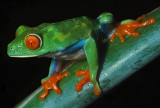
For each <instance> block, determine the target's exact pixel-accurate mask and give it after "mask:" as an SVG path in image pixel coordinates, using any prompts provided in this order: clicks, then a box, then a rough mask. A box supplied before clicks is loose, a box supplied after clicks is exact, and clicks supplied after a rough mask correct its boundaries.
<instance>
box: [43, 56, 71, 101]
mask: <svg viewBox="0 0 160 108" xmlns="http://www.w3.org/2000/svg"><path fill="white" fill-rule="evenodd" d="M61 65H62V60H57V59H53V60H52V62H51V65H50V68H49V74H48V76H47V77H46V78H44V79H42V81H41V83H42V85H43V87H44V93H42V94H41V95H40V99H41V100H44V98H45V97H46V95H47V94H48V89H53V90H55V92H56V93H57V94H61V93H62V92H61V90H60V89H59V88H58V86H57V82H58V81H59V80H61V79H63V78H64V77H65V76H68V75H69V72H66V73H64V74H62V72H63V68H62V69H61Z"/></svg>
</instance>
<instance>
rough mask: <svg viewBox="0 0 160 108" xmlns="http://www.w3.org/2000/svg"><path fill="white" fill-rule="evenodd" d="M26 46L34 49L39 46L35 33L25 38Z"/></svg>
mask: <svg viewBox="0 0 160 108" xmlns="http://www.w3.org/2000/svg"><path fill="white" fill-rule="evenodd" d="M25 43H26V46H27V47H28V48H29V49H31V50H36V49H38V48H39V47H40V39H39V37H37V36H35V35H29V36H27V37H26V39H25Z"/></svg>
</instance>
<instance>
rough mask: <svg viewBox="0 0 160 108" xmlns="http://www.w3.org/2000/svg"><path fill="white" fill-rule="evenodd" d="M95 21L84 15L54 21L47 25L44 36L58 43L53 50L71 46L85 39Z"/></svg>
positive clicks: (55, 43) (53, 42)
mask: <svg viewBox="0 0 160 108" xmlns="http://www.w3.org/2000/svg"><path fill="white" fill-rule="evenodd" d="M95 24H96V22H95V21H94V20H92V19H89V18H87V17H85V16H83V17H78V18H73V19H68V20H64V21H62V22H56V23H52V24H49V25H48V26H47V29H46V30H47V32H46V31H45V33H44V37H46V38H47V39H49V40H51V41H52V44H54V46H55V45H58V46H57V48H56V46H55V47H54V49H53V50H57V49H59V48H64V47H68V46H71V45H73V44H75V43H77V42H79V41H81V40H85V39H87V38H88V37H89V36H90V33H91V31H92V29H93V27H95Z"/></svg>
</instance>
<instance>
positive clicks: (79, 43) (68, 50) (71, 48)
mask: <svg viewBox="0 0 160 108" xmlns="http://www.w3.org/2000/svg"><path fill="white" fill-rule="evenodd" d="M85 42H86V40H81V41H79V42H78V43H76V44H75V45H73V46H71V47H70V48H69V49H67V50H64V51H63V52H62V54H65V53H70V52H72V51H75V50H77V49H78V48H83V46H84V44H85Z"/></svg>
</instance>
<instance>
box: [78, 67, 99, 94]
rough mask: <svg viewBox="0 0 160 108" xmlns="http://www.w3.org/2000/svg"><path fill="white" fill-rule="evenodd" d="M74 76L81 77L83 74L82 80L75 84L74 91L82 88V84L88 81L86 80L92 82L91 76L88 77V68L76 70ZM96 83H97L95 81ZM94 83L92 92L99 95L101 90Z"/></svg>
mask: <svg viewBox="0 0 160 108" xmlns="http://www.w3.org/2000/svg"><path fill="white" fill-rule="evenodd" d="M76 76H78V77H81V76H83V78H82V80H81V81H80V82H79V83H78V84H77V85H76V91H77V92H79V91H81V90H82V88H83V85H84V84H86V83H88V82H92V81H91V77H90V73H89V69H87V70H83V71H77V72H76ZM93 84H94V83H93ZM97 84H98V83H97ZM95 85H96V84H94V93H95V94H96V95H100V93H101V90H100V89H99V88H98V89H97V87H96V86H95Z"/></svg>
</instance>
